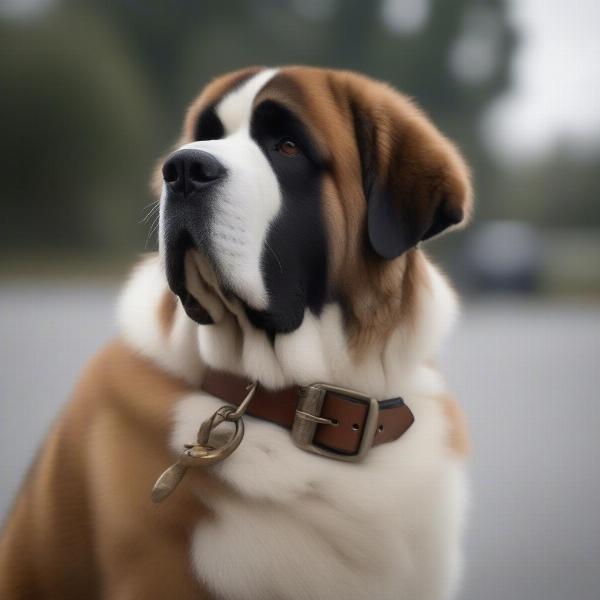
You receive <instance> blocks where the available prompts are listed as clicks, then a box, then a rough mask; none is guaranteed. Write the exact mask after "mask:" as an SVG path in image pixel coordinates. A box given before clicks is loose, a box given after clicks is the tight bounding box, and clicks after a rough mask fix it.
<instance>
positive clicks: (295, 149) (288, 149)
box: [275, 138, 300, 157]
mask: <svg viewBox="0 0 600 600" xmlns="http://www.w3.org/2000/svg"><path fill="white" fill-rule="evenodd" d="M275 150H277V152H279V154H283V155H284V156H290V157H292V156H298V154H300V147H299V146H298V144H296V142H294V141H293V140H291V139H290V138H283V139H282V140H280V141H279V142H277V145H276V146H275Z"/></svg>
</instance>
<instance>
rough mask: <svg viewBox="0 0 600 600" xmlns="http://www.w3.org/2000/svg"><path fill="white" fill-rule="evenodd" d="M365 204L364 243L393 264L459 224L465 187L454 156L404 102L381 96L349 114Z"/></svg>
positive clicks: (467, 201)
mask: <svg viewBox="0 0 600 600" xmlns="http://www.w3.org/2000/svg"><path fill="white" fill-rule="evenodd" d="M353 116H354V125H355V132H356V138H357V141H358V146H359V152H360V157H361V166H362V171H363V186H364V191H365V197H366V200H367V229H368V238H369V242H370V245H371V247H372V248H373V250H374V251H375V252H376V253H377V254H378V255H379V256H381V257H382V258H385V259H393V258H396V257H398V256H400V255H401V254H403V253H404V252H406V251H407V250H409V249H410V248H412V247H414V246H416V245H417V244H418V243H419V242H420V241H422V240H426V239H428V238H430V237H433V236H435V235H437V234H439V233H441V232H442V231H444V230H445V229H447V228H448V227H450V226H452V225H457V224H459V223H461V222H463V221H465V220H466V219H467V217H468V215H469V213H470V210H471V184H470V178H469V172H468V169H467V166H466V164H465V163H464V161H463V159H462V157H461V156H460V154H459V152H458V150H457V149H456V148H455V147H454V146H453V145H452V143H451V142H450V141H449V140H448V139H447V138H445V137H444V136H443V135H442V134H441V133H440V132H439V131H438V130H437V129H436V128H435V127H434V126H433V125H432V124H431V122H430V121H429V120H428V119H427V118H426V117H425V115H424V114H423V113H422V112H421V111H420V110H419V109H418V108H417V107H416V106H414V105H413V104H412V103H411V102H410V101H409V100H407V99H406V98H404V97H402V96H400V95H399V94H397V93H395V92H393V91H392V90H390V89H389V88H385V90H384V99H383V101H382V102H379V103H378V104H377V105H376V106H374V107H373V106H371V107H367V108H366V110H365V105H364V100H363V103H362V109H360V108H358V106H355V107H354V108H353Z"/></svg>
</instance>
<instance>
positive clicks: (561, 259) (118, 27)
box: [0, 0, 600, 600]
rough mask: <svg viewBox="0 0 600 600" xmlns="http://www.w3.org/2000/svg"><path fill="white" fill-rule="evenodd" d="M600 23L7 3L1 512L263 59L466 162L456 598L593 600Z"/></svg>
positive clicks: (373, 7) (386, 0) (578, 18)
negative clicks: (186, 150)
mask: <svg viewBox="0 0 600 600" xmlns="http://www.w3.org/2000/svg"><path fill="white" fill-rule="evenodd" d="M599 23H600V4H598V2H597V1H596V0H575V1H574V2H570V3H565V2H563V1H561V0H512V1H511V0H370V1H368V2H367V1H364V0H247V1H240V0H231V1H223V2H215V1H200V0H171V1H169V2H167V1H162V2H161V1H148V0H146V1H143V0H120V1H119V0H102V1H100V0H96V1H93V0H88V1H79V2H76V1H73V0H0V90H1V92H0V174H1V175H2V186H1V191H0V208H1V213H0V215H1V216H0V467H1V469H2V470H1V472H0V518H1V516H3V515H4V514H5V513H6V511H7V510H8V507H9V506H10V502H11V499H12V497H13V495H14V493H15V490H16V488H17V486H18V482H19V481H20V479H21V477H22V475H23V472H24V470H25V469H26V467H27V464H28V463H29V461H30V459H31V457H32V455H33V453H34V452H35V449H36V447H37V446H38V444H39V443H40V440H41V439H42V436H43V434H44V432H45V430H46V429H47V427H48V425H49V423H50V422H51V421H52V419H53V418H54V417H55V415H56V413H57V411H58V410H59V408H60V406H61V404H62V403H63V402H64V401H65V399H66V397H67V396H68V393H69V390H70V389H71V387H72V385H73V382H74V379H75V377H76V375H77V373H78V371H79V370H80V369H81V367H82V365H83V364H84V363H85V361H86V360H87V359H88V358H89V356H90V355H91V354H92V353H93V352H94V351H95V350H96V349H97V348H98V347H99V346H100V345H101V344H102V343H103V342H104V341H105V340H107V339H109V338H110V337H111V336H112V335H114V333H115V325H114V321H113V305H114V300H115V298H116V294H117V291H118V288H119V285H120V282H121V281H122V279H123V277H124V275H125V274H126V273H127V270H128V268H129V266H130V265H131V264H132V263H133V262H134V261H135V259H136V257H137V256H138V255H139V254H140V253H142V252H145V251H151V250H154V249H155V248H156V239H155V235H153V234H152V233H151V229H152V225H153V221H152V218H150V219H145V217H146V215H147V214H148V212H149V210H150V208H151V203H152V202H153V200H154V198H153V197H152V195H151V193H150V191H149V186H148V181H149V176H150V173H151V171H152V169H153V168H154V165H155V163H156V160H157V158H158V157H159V156H160V155H161V154H162V153H164V151H165V150H167V149H168V148H169V147H170V145H171V144H172V143H173V142H174V141H175V140H176V138H177V137H178V133H179V129H180V125H181V119H182V115H183V111H184V110H185V108H186V106H187V105H188V103H189V102H190V101H191V100H192V99H193V98H194V96H195V95H196V94H197V93H198V91H199V90H200V89H201V88H202V86H203V85H204V84H205V83H206V82H207V81H209V80H210V79H211V78H213V77H215V76H217V75H219V74H221V73H223V72H225V71H228V70H233V69H237V68H240V67H243V66H246V65H249V64H265V65H276V64H286V63H306V64H313V65H321V66H330V67H340V68H349V69H354V70H358V71H362V72H365V73H367V74H369V75H371V76H373V77H377V78H381V79H384V80H386V81H389V82H390V83H392V84H393V85H394V86H396V87H397V88H399V89H400V90H401V91H403V92H405V93H406V94H408V95H410V96H412V97H414V98H415V99H416V100H417V101H418V102H419V103H420V105H421V106H423V107H424V108H425V110H426V111H427V112H428V113H429V114H430V116H431V117H432V118H433V120H434V121H435V122H436V124H438V126H439V127H440V128H441V129H442V130H443V131H444V132H445V133H446V134H448V135H449V136H450V137H452V138H453V139H454V140H455V141H456V142H457V143H458V145H459V146H460V147H461V149H462V150H463V152H464V154H465V155H466V157H467V159H468V161H469V162H470V164H471V165H472V167H473V172H474V178H475V186H476V191H477V202H476V215H475V219H474V222H473V223H472V225H471V226H470V227H469V228H468V229H467V230H465V231H464V232H461V233H460V234H454V235H451V236H448V237H447V238H442V239H441V240H437V241H434V242H432V243H431V244H429V245H428V249H429V251H430V253H431V254H433V255H434V257H435V259H436V260H437V262H438V263H440V264H441V265H442V266H443V267H444V269H445V270H446V271H448V272H449V273H450V274H451V276H452V277H453V278H454V280H455V282H456V283H457V285H458V287H459V289H460V290H461V292H462V294H463V297H464V300H465V307H464V315H463V320H462V324H461V326H460V327H459V328H458V329H457V331H456V333H455V335H454V337H453V338H452V339H451V340H450V342H449V343H448V345H447V347H446V349H445V353H444V356H443V362H444V366H445V370H446V373H447V375H448V378H449V380H450V382H451V385H452V386H453V388H454V389H455V390H456V391H457V392H458V394H459V395H460V397H461V400H462V402H463V404H464V406H465V408H466V411H467V413H468V416H469V418H470V420H471V426H472V429H473V438H474V440H473V441H474V452H473V457H472V459H471V462H472V469H471V470H472V474H473V488H474V489H473V508H472V518H471V522H470V526H469V531H468V539H467V561H466V575H465V585H464V588H463V591H462V593H461V595H460V596H459V597H460V598H465V599H468V600H475V599H479V598H486V599H487V600H493V599H495V598H498V599H500V598H503V599H506V598H544V599H545V600H552V599H556V600H559V599H560V600H564V598H570V599H573V600H575V599H587V598H589V599H594V600H596V599H597V598H598V597H600V570H599V569H598V565H600V518H599V517H598V507H599V506H600V482H599V479H598V472H597V467H596V461H597V457H598V451H599V450H600V444H599V443H598V430H599V429H600V409H599V407H598V402H597V400H598V389H599V388H600V235H599V232H600V202H599V201H598V197H597V196H598V188H599V185H598V182H599V179H600V108H599V107H600V60H599V57H600V36H599V35H598V24H599Z"/></svg>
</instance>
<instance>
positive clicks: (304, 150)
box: [246, 100, 328, 333]
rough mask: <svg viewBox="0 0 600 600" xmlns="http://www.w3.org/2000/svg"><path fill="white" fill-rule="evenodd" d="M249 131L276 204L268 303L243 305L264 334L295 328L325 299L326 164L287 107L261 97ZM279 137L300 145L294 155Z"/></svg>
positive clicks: (267, 262) (265, 266)
mask: <svg viewBox="0 0 600 600" xmlns="http://www.w3.org/2000/svg"><path fill="white" fill-rule="evenodd" d="M250 131H251V135H252V137H253V138H254V140H255V141H256V142H257V143H258V145H259V146H260V147H261V148H262V151H263V152H264V154H265V156H266V157H267V159H268V160H269V163H270V164H271V167H272V168H273V171H274V172H275V174H276V176H277V180H278V182H279V186H280V189H281V196H282V204H283V206H282V209H281V211H280V213H279V215H278V216H277V218H276V219H275V221H274V222H273V223H272V224H271V228H270V230H269V232H268V235H267V240H266V247H265V248H264V249H263V255H262V271H263V274H264V277H265V285H266V288H267V291H268V294H269V308H268V309H267V310H266V311H256V310H253V309H250V308H247V309H246V310H247V314H248V318H249V319H250V321H251V322H252V324H253V325H255V326H256V327H259V328H261V329H264V330H266V331H267V332H270V333H275V332H289V331H293V330H294V329H297V328H298V327H299V326H300V325H301V323H302V320H303V318H304V311H305V309H306V308H308V309H309V310H310V311H311V312H313V313H314V314H317V315H318V314H319V313H320V312H321V309H322V308H323V305H324V303H325V301H326V299H327V269H328V264H327V263H328V257H327V237H326V233H325V225H324V222H323V214H322V202H321V190H322V177H323V172H324V170H325V169H326V168H327V165H326V163H325V161H324V159H323V157H322V156H321V155H320V153H319V152H318V149H317V147H316V145H315V144H314V142H313V140H312V139H311V137H310V135H309V133H308V131H307V129H306V127H305V126H304V125H303V123H302V121H301V120H300V119H299V118H298V117H297V116H296V115H295V114H294V113H293V112H291V111H290V110H289V109H287V108H286V107H284V106H282V105H281V104H279V103H277V102H274V101H272V100H265V101H263V102H262V103H260V104H259V105H258V106H257V107H256V108H255V110H254V114H253V116H252V122H251V130H250ZM283 139H291V140H293V141H294V143H295V144H296V145H297V146H298V147H299V148H300V150H301V152H300V153H299V154H298V155H296V156H292V157H290V156H285V155H283V154H281V153H280V152H279V151H278V150H277V146H278V143H279V142H280V141H281V140H283Z"/></svg>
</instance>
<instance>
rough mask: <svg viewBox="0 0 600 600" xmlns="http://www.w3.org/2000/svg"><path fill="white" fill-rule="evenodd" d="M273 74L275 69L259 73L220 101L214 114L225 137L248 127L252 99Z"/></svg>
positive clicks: (275, 71)
mask: <svg viewBox="0 0 600 600" xmlns="http://www.w3.org/2000/svg"><path fill="white" fill-rule="evenodd" d="M275 73H277V69H265V70H264V71H260V72H259V73H257V74H256V75H254V76H253V77H251V78H250V79H248V81H246V82H244V83H243V84H242V85H241V86H240V87H239V88H237V89H235V90H233V91H232V92H230V93H229V94H227V95H226V96H225V98H223V100H221V102H220V103H219V105H218V106H217V109H216V113H217V115H218V116H219V119H221V122H222V123H223V127H224V128H225V131H226V133H227V135H229V134H232V133H234V132H235V131H237V130H239V129H241V128H248V127H249V125H250V117H251V115H252V103H253V102H254V98H255V97H256V94H258V92H260V90H261V89H262V88H263V87H264V86H265V84H266V83H267V82H268V81H269V80H270V79H271V78H272V77H273V76H274V75H275Z"/></svg>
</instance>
